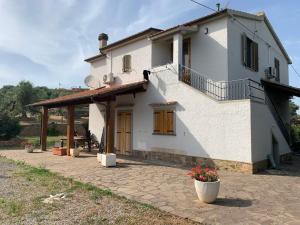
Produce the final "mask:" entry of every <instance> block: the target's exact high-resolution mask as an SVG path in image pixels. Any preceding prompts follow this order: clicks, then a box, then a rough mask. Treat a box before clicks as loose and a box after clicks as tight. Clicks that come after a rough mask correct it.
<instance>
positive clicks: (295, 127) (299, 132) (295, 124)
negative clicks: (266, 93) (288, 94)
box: [289, 101, 300, 143]
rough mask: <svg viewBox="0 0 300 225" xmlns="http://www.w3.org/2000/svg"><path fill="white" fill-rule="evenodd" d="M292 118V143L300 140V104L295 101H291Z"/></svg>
mask: <svg viewBox="0 0 300 225" xmlns="http://www.w3.org/2000/svg"><path fill="white" fill-rule="evenodd" d="M289 108H290V118H291V141H292V143H295V142H298V141H300V125H299V121H300V116H299V115H298V113H297V111H298V110H299V106H297V105H296V104H295V103H294V102H292V101H290V103H289Z"/></svg>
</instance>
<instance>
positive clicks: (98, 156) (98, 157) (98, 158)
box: [97, 153, 104, 163]
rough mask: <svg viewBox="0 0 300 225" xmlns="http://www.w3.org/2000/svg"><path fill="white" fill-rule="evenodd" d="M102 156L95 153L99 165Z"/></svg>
mask: <svg viewBox="0 0 300 225" xmlns="http://www.w3.org/2000/svg"><path fill="white" fill-rule="evenodd" d="M102 155H104V154H102V153H97V161H98V162H99V163H101V159H102Z"/></svg>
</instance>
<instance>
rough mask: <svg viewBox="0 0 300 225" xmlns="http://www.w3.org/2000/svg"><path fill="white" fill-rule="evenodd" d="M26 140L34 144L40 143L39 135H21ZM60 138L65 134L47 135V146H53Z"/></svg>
mask: <svg viewBox="0 0 300 225" xmlns="http://www.w3.org/2000/svg"><path fill="white" fill-rule="evenodd" d="M22 138H23V139H25V140H26V141H28V142H29V143H31V144H34V145H35V146H39V145H40V137H39V136H32V137H22ZM61 138H65V136H48V137H47V147H48V148H51V147H53V146H54V144H55V142H57V141H60V139H61Z"/></svg>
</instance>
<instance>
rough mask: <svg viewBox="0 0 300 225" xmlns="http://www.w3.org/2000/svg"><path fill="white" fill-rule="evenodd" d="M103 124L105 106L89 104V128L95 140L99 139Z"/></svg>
mask: <svg viewBox="0 0 300 225" xmlns="http://www.w3.org/2000/svg"><path fill="white" fill-rule="evenodd" d="M104 126H105V107H104V106H103V105H99V104H90V106H89V130H90V131H91V134H94V135H95V137H96V138H97V140H98V141H99V142H100V141H101V136H102V132H103V128H104Z"/></svg>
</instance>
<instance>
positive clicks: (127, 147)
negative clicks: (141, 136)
mask: <svg viewBox="0 0 300 225" xmlns="http://www.w3.org/2000/svg"><path fill="white" fill-rule="evenodd" d="M124 114H125V152H130V151H131V113H124Z"/></svg>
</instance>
